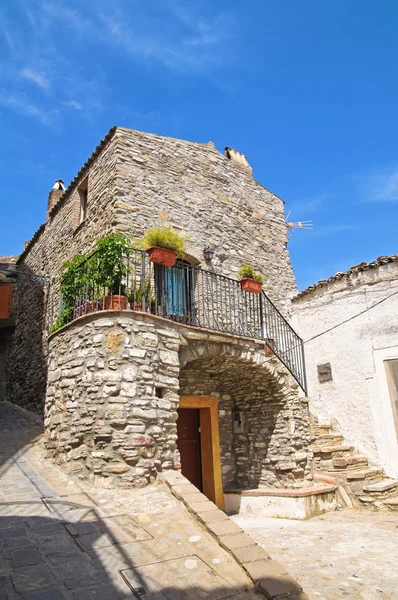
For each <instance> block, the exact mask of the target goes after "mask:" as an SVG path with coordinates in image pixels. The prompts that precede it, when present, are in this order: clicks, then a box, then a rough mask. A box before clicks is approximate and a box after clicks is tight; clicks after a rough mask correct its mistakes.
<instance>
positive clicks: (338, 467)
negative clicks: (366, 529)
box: [310, 415, 398, 511]
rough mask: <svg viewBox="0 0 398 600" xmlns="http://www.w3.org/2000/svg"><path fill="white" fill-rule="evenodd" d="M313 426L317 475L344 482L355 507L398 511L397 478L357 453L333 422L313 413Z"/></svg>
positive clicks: (311, 427)
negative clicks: (320, 419) (325, 422)
mask: <svg viewBox="0 0 398 600" xmlns="http://www.w3.org/2000/svg"><path fill="white" fill-rule="evenodd" d="M310 430H311V437H312V450H313V453H314V479H318V478H319V479H320V480H322V479H324V481H327V480H329V481H327V482H328V483H334V482H335V483H337V485H339V486H342V487H343V488H344V489H345V491H346V492H347V494H348V496H349V497H350V499H351V502H352V504H353V506H354V507H359V506H366V507H368V508H371V509H372V510H395V511H398V480H395V479H391V478H389V477H386V475H385V473H384V470H383V469H381V468H377V467H371V466H369V462H368V459H367V458H366V456H360V455H358V454H357V453H356V452H355V448H354V446H352V445H350V444H347V443H346V442H345V441H344V438H343V436H342V435H339V434H338V433H335V432H334V431H332V426H331V425H330V424H320V423H319V421H318V419H317V417H315V416H313V415H311V419H310ZM332 479H333V480H334V482H333V481H332Z"/></svg>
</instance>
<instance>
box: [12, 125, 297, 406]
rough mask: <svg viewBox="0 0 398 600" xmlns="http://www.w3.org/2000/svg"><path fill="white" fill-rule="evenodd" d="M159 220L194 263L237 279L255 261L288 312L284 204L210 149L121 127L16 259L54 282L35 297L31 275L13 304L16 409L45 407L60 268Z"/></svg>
mask: <svg viewBox="0 0 398 600" xmlns="http://www.w3.org/2000/svg"><path fill="white" fill-rule="evenodd" d="M87 177H88V199H87V219H86V220H85V221H84V222H83V223H82V224H81V225H80V226H78V227H77V226H76V225H77V221H76V219H77V217H78V214H79V205H80V196H79V191H78V186H79V185H80V183H82V181H84V180H85V179H86V178H87ZM43 213H44V203H43ZM159 217H168V218H169V221H170V223H172V224H173V225H175V226H176V227H179V228H182V229H183V230H184V231H186V232H187V233H188V234H189V235H190V236H191V238H192V243H191V244H190V248H189V254H190V255H191V256H192V257H194V258H195V259H196V260H195V261H194V262H195V264H198V263H201V264H202V266H205V267H208V268H210V269H212V270H214V271H215V272H217V273H221V274H223V275H228V276H232V277H237V271H238V269H239V267H240V265H241V263H242V262H249V263H253V265H254V266H255V268H256V269H258V270H259V271H260V272H261V273H262V274H263V275H264V278H265V283H264V289H265V291H266V292H267V293H268V294H269V295H270V297H271V299H272V300H274V301H275V302H276V303H277V305H278V307H279V308H280V309H281V310H282V311H283V310H284V306H285V304H284V303H285V299H286V297H287V296H289V295H291V294H292V293H294V291H295V289H296V287H295V281H294V276H293V271H292V267H291V264H290V259H289V254H288V252H287V250H286V248H285V242H286V226H285V221H284V209H283V201H282V200H281V199H280V198H278V197H277V196H275V195H274V194H272V193H271V192H269V191H268V190H266V189H265V188H264V187H263V186H262V185H261V184H259V183H257V182H256V181H255V180H254V179H253V177H252V175H251V170H250V168H249V167H246V166H245V165H242V164H240V163H239V162H236V161H235V160H233V159H229V158H227V157H226V156H224V155H223V154H221V153H220V152H218V151H217V150H216V149H215V148H214V144H211V143H209V144H199V143H194V142H187V141H183V140H177V139H171V138H164V137H161V136H157V135H152V134H146V133H140V132H137V131H133V130H128V129H122V128H115V130H112V132H110V134H109V135H108V136H107V139H106V140H105V142H104V143H103V145H102V146H101V147H100V148H99V149H98V151H97V152H96V155H95V156H94V158H93V159H92V160H90V161H89V163H88V164H87V165H86V166H85V167H84V168H83V169H82V171H81V172H80V173H79V175H78V176H77V178H75V180H74V181H73V182H72V184H71V185H70V186H69V188H68V190H67V191H66V192H65V194H64V196H63V197H62V198H61V200H60V202H59V204H58V205H56V206H55V208H54V209H52V211H51V212H50V215H49V218H48V220H47V222H46V223H45V224H44V225H42V226H41V227H40V229H39V230H38V232H37V233H36V234H35V236H34V237H33V238H32V240H31V242H30V243H29V244H28V246H27V248H26V249H25V250H24V252H23V253H22V255H21V257H20V258H19V261H18V268H19V269H20V270H21V271H24V272H26V273H28V274H29V273H30V274H36V275H42V274H44V275H47V276H52V277H54V278H55V279H54V281H53V283H52V286H51V294H48V292H49V286H46V285H43V286H42V287H41V289H38V287H37V286H36V284H35V283H33V282H32V280H30V279H29V277H25V278H24V279H21V285H20V287H19V289H18V291H17V293H16V294H15V296H14V316H15V318H16V331H15V336H14V339H13V343H12V347H11V352H10V359H9V368H8V384H7V394H8V399H9V400H10V401H12V402H16V403H20V404H22V405H24V406H29V408H31V409H36V410H41V409H42V406H43V401H44V395H45V382H46V368H45V364H46V356H47V344H46V331H47V329H48V313H49V305H50V303H52V304H53V307H54V310H57V308H58V299H59V298H58V289H59V280H58V279H57V278H56V277H57V275H58V273H59V269H60V267H61V265H62V264H63V263H64V262H65V261H66V260H68V259H70V258H72V257H73V256H74V255H75V254H77V253H82V252H88V251H90V250H91V249H92V247H93V245H94V242H95V240H96V239H98V238H99V237H103V236H105V235H107V234H108V233H110V232H112V231H116V230H118V231H123V232H125V233H127V234H133V235H134V236H139V235H140V234H142V233H143V232H144V230H145V229H147V227H148V226H150V225H153V224H154V223H156V222H158V221H159ZM206 245H211V246H212V247H213V248H214V250H215V255H214V259H213V261H212V263H211V264H210V265H205V264H204V262H205V261H204V258H203V248H204V246H206ZM15 382H16V383H15Z"/></svg>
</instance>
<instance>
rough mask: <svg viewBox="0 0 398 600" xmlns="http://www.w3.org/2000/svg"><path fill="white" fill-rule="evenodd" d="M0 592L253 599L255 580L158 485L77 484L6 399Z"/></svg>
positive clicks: (1, 412)
mask: <svg viewBox="0 0 398 600" xmlns="http://www.w3.org/2000/svg"><path fill="white" fill-rule="evenodd" d="M0 431H1V436H0V600H17V599H18V600H122V599H127V598H131V599H132V598H139V599H141V600H161V599H169V600H188V599H190V600H194V599H198V598H204V599H207V600H219V599H220V600H221V599H228V598H234V600H253V599H254V597H255V596H256V597H257V594H256V593H255V592H254V591H253V589H252V584H251V582H250V580H249V579H248V578H247V576H246V575H245V573H244V571H243V570H242V569H241V568H240V567H239V566H238V565H237V563H236V562H235V561H234V560H233V559H232V557H231V556H230V555H229V554H227V553H226V552H225V551H224V550H223V549H222V548H220V546H219V545H218V544H217V542H216V541H215V540H214V539H213V538H212V537H211V536H210V535H209V534H208V533H207V532H206V531H205V530H204V529H203V528H202V527H201V525H200V524H199V523H197V522H196V521H195V520H194V519H193V518H192V517H191V516H190V515H189V513H188V512H187V511H186V510H185V508H184V507H183V506H182V505H181V504H180V503H178V502H177V501H176V500H175V499H174V498H173V496H172V495H171V494H170V492H169V491H168V489H167V488H166V486H164V485H158V486H151V487H147V488H145V489H143V490H138V491H136V492H134V491H123V490H122V491H115V490H113V491H111V490H109V491H108V490H102V491H98V490H94V489H89V488H87V487H84V486H83V485H80V484H79V485H77V484H76V483H75V482H73V481H72V480H71V479H70V478H68V477H66V475H64V474H63V473H62V472H61V470H60V469H58V468H57V467H55V466H52V465H51V463H49V462H48V461H45V460H43V458H42V452H43V450H42V439H41V433H42V431H41V426H40V422H39V421H37V422H35V421H34V418H32V417H31V416H30V415H29V414H28V413H24V412H22V411H21V410H20V409H17V408H15V407H11V406H10V405H7V404H2V403H0Z"/></svg>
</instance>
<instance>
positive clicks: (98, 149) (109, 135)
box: [17, 126, 117, 263]
mask: <svg viewBox="0 0 398 600" xmlns="http://www.w3.org/2000/svg"><path fill="white" fill-rule="evenodd" d="M116 129H117V127H116V126H114V127H111V129H110V130H109V131H108V133H107V134H106V136H105V137H104V138H103V139H102V140H101V141H100V143H99V144H98V146H97V147H96V149H95V150H94V152H93V153H92V154H91V156H90V157H89V158H88V159H87V160H86V162H85V163H84V165H83V166H82V168H81V169H80V171H79V172H78V174H77V175H76V176H75V177H74V178H73V179H72V181H71V182H70V184H69V185H68V188H67V189H66V190H65V192H64V193H63V194H62V196H61V197H60V198H59V200H58V202H57V203H56V204H54V206H53V207H52V209H51V212H50V213H49V216H50V217H53V216H54V215H55V213H56V212H57V211H58V210H59V208H60V207H61V206H62V204H63V203H64V202H65V200H66V199H67V197H68V196H69V194H70V193H71V191H72V189H73V188H74V186H75V184H76V183H77V182H78V181H79V180H80V179H81V177H82V176H83V175H84V173H85V172H86V171H87V169H88V167H89V166H90V165H91V163H92V162H93V161H94V159H95V158H97V156H98V154H99V153H100V152H101V151H102V149H103V148H104V146H105V145H106V144H107V143H108V142H109V140H110V139H111V138H112V136H113V134H114V133H115V131H116ZM45 227H46V224H45V223H43V224H42V225H40V227H39V229H38V230H37V231H36V233H35V234H34V235H33V237H32V238H31V239H30V240H29V242H28V243H27V244H26V247H25V248H24V251H23V252H22V254H20V256H19V258H18V261H17V262H18V263H19V262H20V261H21V260H22V259H23V258H24V256H25V255H26V254H27V252H28V251H29V249H30V248H31V247H32V246H33V244H34V243H35V241H36V240H37V238H38V237H39V236H40V234H41V233H42V232H43V231H44V229H45Z"/></svg>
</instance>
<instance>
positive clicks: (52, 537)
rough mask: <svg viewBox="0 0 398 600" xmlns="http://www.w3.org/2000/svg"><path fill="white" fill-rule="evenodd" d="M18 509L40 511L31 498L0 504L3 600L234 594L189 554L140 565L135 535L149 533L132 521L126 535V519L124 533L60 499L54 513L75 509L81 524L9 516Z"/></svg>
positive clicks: (213, 598) (171, 599)
mask: <svg viewBox="0 0 398 600" xmlns="http://www.w3.org/2000/svg"><path fill="white" fill-rule="evenodd" d="M22 506H23V509H24V510H26V507H28V508H29V511H30V512H35V511H38V512H42V511H43V507H44V508H45V509H46V507H45V506H44V503H38V502H37V501H33V502H31V503H30V504H28V503H27V502H21V503H18V502H11V503H7V502H6V503H4V502H3V503H1V504H0V513H1V514H4V513H5V512H6V513H7V514H8V516H1V517H0V548H1V550H0V599H1V600H14V599H15V600H16V599H18V600H119V599H120V600H122V599H127V598H138V599H140V600H161V599H167V600H188V599H189V600H194V599H195V600H196V599H200V598H203V599H207V600H219V599H227V598H237V597H239V596H240V592H239V591H238V590H235V589H233V588H231V586H230V585H228V583H227V582H225V584H224V585H223V580H222V578H221V577H220V576H219V575H218V574H217V573H216V572H215V571H213V570H212V569H211V567H209V566H208V565H206V563H204V562H203V561H201V559H199V558H198V557H195V556H194V555H193V556H191V557H186V556H184V557H181V558H179V559H172V560H170V561H162V562H160V563H159V562H158V563H150V564H147V563H145V565H141V564H140V563H141V560H140V558H141V556H140V544H139V539H138V538H140V537H142V536H145V534H147V532H145V530H144V529H143V528H142V527H140V526H139V525H138V524H136V523H135V522H134V521H133V520H132V519H130V521H131V524H130V531H128V526H127V524H126V522H124V530H123V529H122V528H121V527H120V528H119V527H117V526H115V527H109V526H108V525H107V524H106V523H105V522H104V521H103V520H102V519H101V518H98V515H97V514H96V512H95V511H93V510H92V509H91V508H90V507H84V506H83V505H82V504H71V503H69V502H64V503H63V502H62V501H57V507H56V509H55V511H54V513H55V514H56V512H62V511H68V510H71V511H72V512H73V513H75V514H74V516H75V517H76V513H78V512H82V513H85V514H84V515H83V514H82V516H81V518H80V519H79V520H76V519H75V518H73V519H71V520H67V519H62V518H59V517H55V516H54V517H53V518H51V517H46V516H40V515H39V516H38V515H36V516H20V515H18V514H12V513H18V512H19V509H20V508H22ZM52 508H54V506H52ZM46 510H47V509H46ZM29 511H28V512H29ZM124 518H125V519H126V518H127V519H129V517H126V516H125V515H124ZM107 520H108V521H109V519H107ZM133 530H135V535H136V541H135V542H131V541H130V542H128V541H127V540H126V539H125V538H126V536H130V538H131V537H133ZM126 531H127V532H128V533H126ZM147 535H148V534H147ZM123 538H124V541H123ZM99 555H101V558H100V556H99ZM105 556H106V557H107V559H106V561H104V557H105ZM144 560H145V558H144ZM167 563H169V564H167ZM165 578H166V579H167V578H168V579H169V580H170V585H167V582H166V584H165V582H164V580H165Z"/></svg>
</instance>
